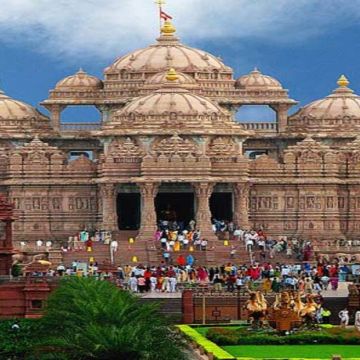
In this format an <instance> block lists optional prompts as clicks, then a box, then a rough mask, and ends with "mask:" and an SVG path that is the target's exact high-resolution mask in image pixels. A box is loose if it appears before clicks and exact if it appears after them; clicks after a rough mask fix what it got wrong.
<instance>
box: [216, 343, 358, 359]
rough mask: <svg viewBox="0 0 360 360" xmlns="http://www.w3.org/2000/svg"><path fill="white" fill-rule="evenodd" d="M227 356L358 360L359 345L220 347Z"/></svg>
mask: <svg viewBox="0 0 360 360" xmlns="http://www.w3.org/2000/svg"><path fill="white" fill-rule="evenodd" d="M222 348H223V349H224V350H225V351H227V352H228V353H229V354H231V355H233V356H236V357H240V358H241V357H246V358H261V359H269V358H282V359H284V358H308V359H327V360H328V359H331V356H332V355H335V354H336V355H341V357H342V358H343V359H345V358H360V346H359V345H261V346H259V345H236V346H222Z"/></svg>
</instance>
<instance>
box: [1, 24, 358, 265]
mask: <svg viewBox="0 0 360 360" xmlns="http://www.w3.org/2000/svg"><path fill="white" fill-rule="evenodd" d="M348 85H349V82H348V80H347V79H346V78H345V77H344V76H341V77H340V79H339V80H338V87H337V88H336V89H335V90H334V91H333V92H332V93H331V94H330V95H329V96H327V97H325V98H324V99H320V100H317V101H314V102H312V103H310V104H308V105H305V106H304V107H302V108H300V109H299V110H298V111H297V112H295V113H294V114H293V115H291V116H290V115H289V110H290V109H291V108H292V107H293V106H294V105H296V104H297V102H296V101H295V100H293V99H291V98H290V97H289V94H288V90H286V89H284V88H283V86H282V85H281V83H280V82H279V81H278V80H276V79H274V78H273V77H270V76H268V75H264V74H262V73H261V72H260V71H259V70H258V69H254V70H253V71H251V72H250V73H248V74H246V75H242V76H240V77H238V78H237V77H236V76H235V75H234V72H233V70H232V69H231V68H230V67H228V66H226V65H225V64H224V63H223V61H222V60H221V59H219V58H217V57H215V56H213V55H211V54H209V53H207V52H205V51H203V50H198V49H194V48H191V47H189V46H186V45H184V44H183V43H182V42H180V40H179V39H178V38H177V36H176V30H175V27H174V26H173V24H172V23H171V22H170V21H165V23H164V25H163V27H162V29H161V35H160V37H159V38H158V39H157V40H156V42H155V43H154V44H152V45H150V46H148V47H146V48H144V49H140V50H136V51H133V52H131V53H129V54H127V55H125V56H122V57H120V58H119V59H117V60H116V61H115V62H114V63H113V64H111V65H110V66H109V67H107V68H106V69H105V70H104V79H103V80H100V79H98V78H96V77H94V76H91V75H88V74H87V73H86V72H84V71H83V70H79V71H78V72H77V73H76V74H74V75H72V76H69V77H67V78H65V79H63V80H61V81H59V82H58V83H57V84H56V86H55V88H54V89H53V90H51V91H50V95H49V98H48V99H46V100H44V101H43V102H42V103H41V105H42V106H43V107H45V108H46V109H47V110H48V111H49V113H50V116H49V117H47V116H45V115H43V114H42V113H41V112H39V111H38V110H36V109H35V108H33V107H32V106H30V105H28V104H25V103H23V102H21V101H18V100H15V99H12V98H10V97H8V96H7V95H5V94H4V93H3V92H1V93H0V132H1V136H0V157H1V161H0V191H1V192H2V193H3V194H5V195H6V196H7V197H9V198H10V199H11V202H12V203H13V204H14V212H15V214H16V217H17V221H16V222H15V223H14V224H13V238H14V245H15V247H19V244H20V242H21V241H27V242H30V243H33V244H34V246H35V241H36V240H38V239H43V240H47V239H50V240H52V241H53V242H54V243H56V244H58V245H60V244H61V243H62V242H63V241H65V240H66V239H67V238H68V237H69V236H72V235H73V234H74V233H76V232H78V231H81V230H83V229H91V228H97V229H105V230H108V231H111V232H113V234H115V236H117V239H119V241H120V248H121V246H122V242H123V243H124V244H126V245H123V250H124V251H123V252H122V256H123V260H124V261H127V262H128V261H130V257H131V256H133V255H134V254H136V255H137V256H138V257H139V261H149V262H152V263H156V262H158V259H159V254H158V252H157V249H156V246H155V245H154V243H153V241H154V240H153V235H154V232H155V230H156V227H157V220H158V219H159V218H168V219H171V218H176V219H177V220H178V221H183V222H189V221H190V220H192V219H194V220H195V221H196V226H197V227H198V228H199V229H200V231H201V234H202V236H203V237H206V238H207V239H208V241H209V243H210V246H209V248H212V249H213V250H214V251H209V252H206V255H205V256H206V260H208V261H215V260H216V257H217V256H219V257H220V256H221V252H222V251H223V249H222V246H223V244H222V243H221V242H218V243H217V242H216V240H217V239H216V236H215V235H214V233H213V231H212V226H211V220H212V218H214V217H215V218H220V219H226V220H232V221H234V223H235V224H237V225H238V226H240V227H242V228H244V229H250V228H255V229H258V228H262V229H264V230H265V231H266V232H267V233H268V234H271V235H273V236H289V237H292V236H296V237H299V238H309V239H312V240H313V241H314V243H315V244H318V245H319V246H327V247H329V248H331V246H332V245H333V244H335V243H336V241H338V240H339V239H353V238H357V237H359V235H360V221H359V220H360V180H359V179H360V177H359V176H360V146H359V145H360V97H359V96H358V95H356V94H354V92H353V91H352V90H351V89H350V88H349V87H348ZM82 106H93V107H96V109H98V111H99V114H100V115H99V121H98V122H86V119H83V121H78V122H76V123H74V122H73V123H70V122H67V121H64V120H63V119H62V114H63V112H64V111H65V110H66V109H67V108H70V107H72V108H73V107H82ZM246 106H267V107H269V108H270V109H272V110H273V111H274V113H275V121H273V122H261V119H254V121H253V122H246V121H242V120H241V116H240V118H237V115H236V114H237V113H239V114H241V112H240V110H241V109H242V107H246ZM255 120H256V121H255ZM129 236H134V237H136V246H134V247H133V248H132V252H129V251H126V249H127V239H128V237H129ZM9 251H12V250H11V249H9ZM7 266H8V265H7Z"/></svg>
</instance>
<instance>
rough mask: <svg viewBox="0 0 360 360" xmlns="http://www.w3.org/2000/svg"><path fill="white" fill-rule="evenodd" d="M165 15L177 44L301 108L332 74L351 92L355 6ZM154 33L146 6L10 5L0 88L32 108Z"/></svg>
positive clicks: (246, 4)
mask: <svg viewBox="0 0 360 360" xmlns="http://www.w3.org/2000/svg"><path fill="white" fill-rule="evenodd" d="M3 1H5V0H0V5H1V2H3ZM44 9H45V10H44ZM166 11H167V12H168V13H170V14H172V15H173V16H174V23H175V25H176V27H177V29H178V33H179V35H180V37H181V40H182V42H183V43H186V44H187V45H190V46H195V47H198V48H202V49H204V50H207V51H209V52H211V53H213V54H214V55H219V56H221V57H222V58H223V60H224V62H225V63H226V64H227V65H230V66H231V67H233V68H234V70H235V73H236V75H237V76H239V75H241V74H245V73H247V72H249V71H250V70H252V68H253V67H254V66H257V67H258V68H259V69H260V70H261V71H262V72H263V73H266V74H269V75H272V76H274V77H276V78H277V79H278V80H280V81H281V82H282V84H283V85H284V86H285V87H286V88H288V89H289V90H290V96H291V97H292V98H294V99H296V100H299V101H300V103H301V105H305V104H306V103H308V102H310V101H312V100H315V99H317V98H321V97H324V96H326V95H327V94H329V93H330V92H331V91H332V90H333V89H334V88H335V87H336V80H337V78H338V76H339V75H340V74H342V73H344V74H345V75H346V76H347V77H348V78H349V80H350V82H351V84H350V87H351V88H352V89H354V90H355V91H356V92H357V93H360V65H359V56H358V55H359V54H360V41H359V34H360V21H359V20H360V1H358V0H351V1H348V0H346V1H345V0H337V1H335V0H334V1H333V0H326V1H324V0H321V1H320V0H306V1H305V0H296V1H295V0H272V1H268V0H258V1H257V0H226V1H225V0H218V1H214V2H213V0H211V1H205V0H181V1H180V0H168V1H167V5H166ZM157 26H158V19H157V12H156V7H155V5H154V3H153V1H152V0H102V1H101V2H100V1H95V0H76V1H73V0H59V1H58V2H56V3H55V4H54V2H53V1H51V0H12V1H11V2H10V5H9V4H7V6H6V7H2V8H1V14H0V46H1V47H0V81H1V85H0V87H1V88H3V89H4V90H5V91H6V93H7V94H8V95H11V96H13V97H15V98H18V99H21V100H24V101H26V102H28V103H30V104H33V105H37V104H38V103H39V102H40V101H41V100H43V99H45V98H46V97H47V94H48V90H49V89H51V88H53V86H54V84H55V83H56V82H57V81H58V80H60V79H61V78H63V77H64V76H67V75H70V74H72V73H74V72H76V71H77V70H78V68H79V67H83V68H84V69H85V70H86V71H87V72H89V73H91V74H94V75H97V76H100V77H101V76H102V71H103V69H104V68H105V67H106V66H108V65H109V64H111V63H112V62H113V60H114V58H116V57H118V56H120V55H123V54H125V53H126V52H128V51H130V50H131V49H136V48H138V47H143V46H146V45H147V44H150V43H152V42H153V41H154V39H155V38H156V36H157Z"/></svg>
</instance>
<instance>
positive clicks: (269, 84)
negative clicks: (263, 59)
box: [235, 68, 282, 90]
mask: <svg viewBox="0 0 360 360" xmlns="http://www.w3.org/2000/svg"><path fill="white" fill-rule="evenodd" d="M235 87H236V88H238V89H249V90H250V89H251V90H255V89H261V90H281V89H282V85H281V83H280V82H279V81H278V80H276V79H274V78H273V77H271V76H268V75H264V74H262V73H261V72H260V71H259V70H258V69H257V68H255V69H254V70H253V71H251V72H250V73H249V74H247V75H243V76H241V77H239V78H238V79H237V80H236V82H235Z"/></svg>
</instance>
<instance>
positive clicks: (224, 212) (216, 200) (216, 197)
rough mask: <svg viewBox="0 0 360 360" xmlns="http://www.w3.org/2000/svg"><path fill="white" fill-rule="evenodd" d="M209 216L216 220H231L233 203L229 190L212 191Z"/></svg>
mask: <svg viewBox="0 0 360 360" xmlns="http://www.w3.org/2000/svg"><path fill="white" fill-rule="evenodd" d="M210 211H211V217H212V218H213V219H217V220H226V221H232V218H233V205H232V193H231V192H214V193H212V195H211V197H210Z"/></svg>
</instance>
